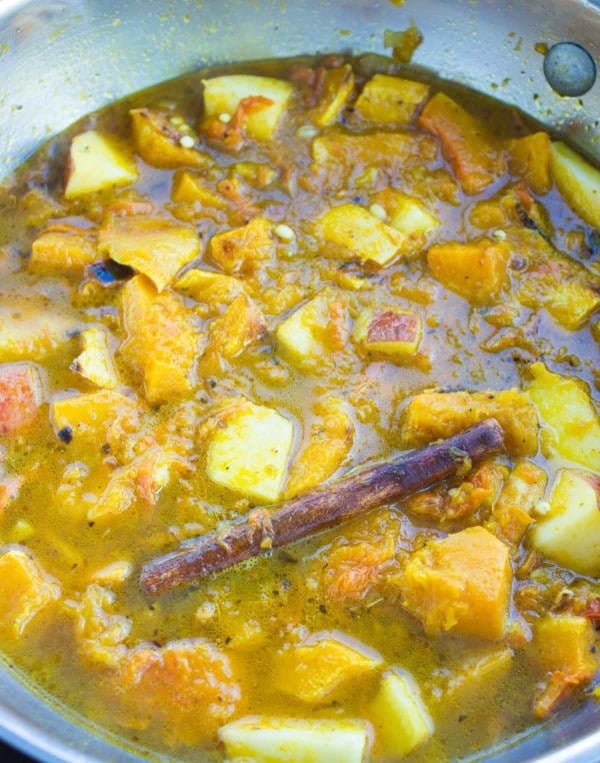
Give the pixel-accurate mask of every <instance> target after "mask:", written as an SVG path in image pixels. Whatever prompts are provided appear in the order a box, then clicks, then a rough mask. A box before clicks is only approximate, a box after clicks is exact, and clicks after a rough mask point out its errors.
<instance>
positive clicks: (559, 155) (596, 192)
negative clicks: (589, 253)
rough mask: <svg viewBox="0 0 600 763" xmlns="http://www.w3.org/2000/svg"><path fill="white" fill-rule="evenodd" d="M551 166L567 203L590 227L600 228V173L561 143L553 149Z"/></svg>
mask: <svg viewBox="0 0 600 763" xmlns="http://www.w3.org/2000/svg"><path fill="white" fill-rule="evenodd" d="M550 167H551V170H552V177H553V178H554V182H555V183H556V185H557V186H558V190H559V191H560V192H561V193H562V195H563V196H564V198H565V201H566V202H567V204H569V206H570V207H571V208H572V209H573V211H574V212H577V214H578V215H579V216H580V217H582V218H583V219H584V220H585V221H586V222H588V223H589V224H590V225H593V226H594V227H595V228H600V170H597V169H596V168H595V167H592V165H591V164H589V163H588V162H586V161H585V159H582V158H581V157H580V156H579V155H578V154H576V153H575V151H573V149H571V148H569V147H568V146H567V145H565V144H564V143H562V142H561V141H557V142H555V143H553V144H552V146H551V148H550Z"/></svg>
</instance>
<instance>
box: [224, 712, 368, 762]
mask: <svg viewBox="0 0 600 763" xmlns="http://www.w3.org/2000/svg"><path fill="white" fill-rule="evenodd" d="M219 738H220V740H221V741H222V742H223V744H224V745H225V751H226V753H227V757H228V759H230V760H252V761H257V763H258V761H260V763H332V761H340V762H341V761H343V762H344V763H363V760H364V758H365V753H366V750H367V746H368V743H369V731H368V726H367V724H366V723H364V722H362V721H353V720H346V719H343V720H342V719H340V720H329V719H326V718H308V719H300V718H298V719H296V718H267V717H263V716H249V717H247V718H240V719H238V720H237V721H232V722H231V723H228V724H227V725H225V726H221V728H220V729H219Z"/></svg>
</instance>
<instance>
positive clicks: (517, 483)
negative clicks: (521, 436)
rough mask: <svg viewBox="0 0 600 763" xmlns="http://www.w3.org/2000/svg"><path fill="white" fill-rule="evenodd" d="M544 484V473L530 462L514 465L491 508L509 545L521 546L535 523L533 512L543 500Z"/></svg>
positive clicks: (522, 459)
mask: <svg viewBox="0 0 600 763" xmlns="http://www.w3.org/2000/svg"><path fill="white" fill-rule="evenodd" d="M547 481H548V476H547V474H546V472H545V471H544V470H543V469H541V468H540V467H539V466H537V465H536V464H534V463H533V462H532V461H528V460H527V459H526V458H521V459H519V461H517V463H516V464H515V467H514V469H513V470H512V472H511V473H510V474H509V475H508V479H507V480H506V482H505V483H504V485H503V487H502V490H501V492H500V495H499V496H498V500H497V501H496V503H495V504H494V506H493V507H492V516H493V517H494V520H495V521H496V522H497V523H498V529H499V532H500V534H501V536H502V537H504V538H506V539H507V540H509V541H510V542H511V543H520V542H521V540H522V538H523V536H524V535H525V532H526V531H527V528H528V527H529V525H530V524H531V523H532V522H533V521H534V519H533V516H532V512H533V509H534V508H535V505H536V503H537V502H538V501H541V500H542V498H543V497H544V492H545V490H546V483H547Z"/></svg>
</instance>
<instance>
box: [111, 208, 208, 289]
mask: <svg viewBox="0 0 600 763" xmlns="http://www.w3.org/2000/svg"><path fill="white" fill-rule="evenodd" d="M98 246H99V248H100V251H101V252H103V253H105V254H107V255H108V256H109V257H110V258H111V259H113V260H115V262H118V263H119V264H121V265H129V266H130V267H132V268H134V270H137V271H138V272H140V273H143V274H144V275H145V276H148V278H149V279H150V280H151V281H152V282H153V283H154V285H155V286H156V288H157V289H158V291H163V289H164V288H165V287H166V286H168V284H170V283H171V281H173V279H174V278H175V276H176V275H177V273H178V272H179V271H180V270H181V268H182V267H183V266H184V265H187V264H188V263H189V262H191V261H192V260H193V259H194V258H195V257H197V256H198V254H199V253H200V239H199V238H198V235H197V234H196V233H195V232H194V231H193V230H192V229H191V228H187V227H186V226H183V225H177V224H175V223H173V222H171V221H169V220H161V219H158V218H155V217H146V216H145V215H133V216H130V217H122V216H112V217H110V218H109V220H108V223H107V224H106V225H105V226H104V227H103V229H102V230H101V231H100V237H99V241H98Z"/></svg>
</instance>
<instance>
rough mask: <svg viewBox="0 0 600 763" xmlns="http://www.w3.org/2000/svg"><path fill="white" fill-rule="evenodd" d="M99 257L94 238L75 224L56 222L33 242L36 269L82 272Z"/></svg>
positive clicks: (32, 261)
mask: <svg viewBox="0 0 600 763" xmlns="http://www.w3.org/2000/svg"><path fill="white" fill-rule="evenodd" d="M97 259H98V250H97V248H96V245H95V242H94V239H93V237H92V236H90V235H89V234H88V233H86V232H85V231H81V230H80V229H79V228H76V227H75V226H73V225H53V226H51V227H50V228H46V230H45V231H44V232H43V233H42V234H41V235H40V236H38V237H37V238H36V239H35V241H34V242H33V244H32V245H31V257H30V258H29V269H30V270H31V271H32V272H34V273H57V274H60V273H64V274H65V275H78V276H81V275H82V274H83V271H84V269H85V267H86V265H91V264H92V263H93V262H95V261H96V260H97Z"/></svg>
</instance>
